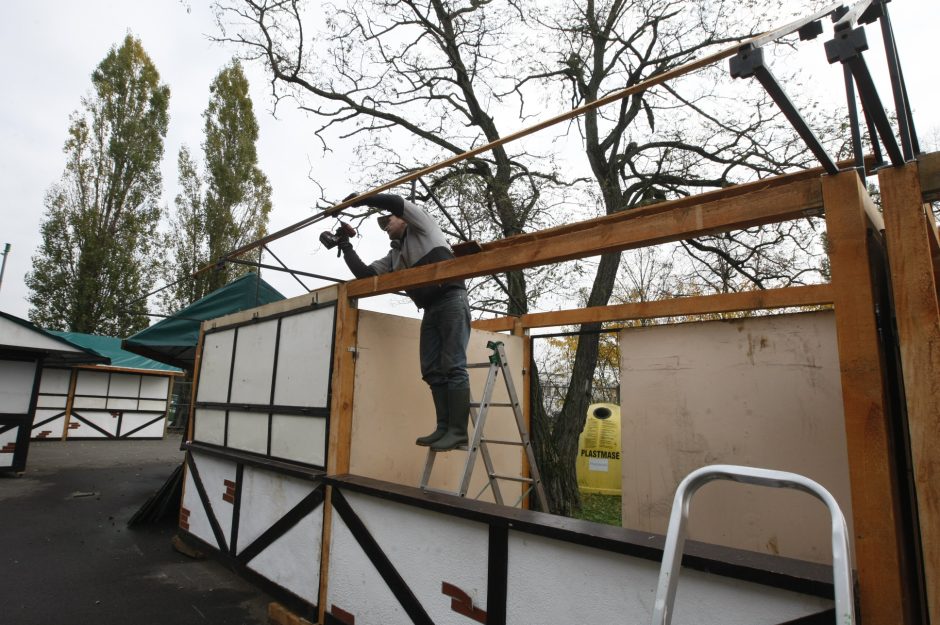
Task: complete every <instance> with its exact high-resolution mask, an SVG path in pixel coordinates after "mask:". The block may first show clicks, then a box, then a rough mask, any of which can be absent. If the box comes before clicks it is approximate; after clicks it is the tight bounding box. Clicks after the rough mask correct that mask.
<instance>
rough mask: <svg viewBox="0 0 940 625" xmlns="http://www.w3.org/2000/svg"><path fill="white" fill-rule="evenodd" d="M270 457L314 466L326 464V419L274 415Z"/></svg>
mask: <svg viewBox="0 0 940 625" xmlns="http://www.w3.org/2000/svg"><path fill="white" fill-rule="evenodd" d="M271 455H272V456H276V457H278V458H284V459H287V460H296V461H298V462H305V463H307V464H313V465H316V466H320V467H322V466H324V464H325V462H326V418H325V417H307V416H298V415H274V417H273V423H272V424H271Z"/></svg>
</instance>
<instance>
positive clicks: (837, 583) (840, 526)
mask: <svg viewBox="0 0 940 625" xmlns="http://www.w3.org/2000/svg"><path fill="white" fill-rule="evenodd" d="M714 480H731V481H732V482H742V483H744V484H754V485H757V486H770V487H773V488H792V489H795V490H800V491H803V492H805V493H809V494H810V495H812V496H813V497H816V498H817V499H819V500H820V501H822V502H823V503H824V504H826V507H827V508H829V514H830V516H831V517H832V577H833V585H834V587H835V602H836V620H835V622H836V623H839V625H854V623H855V600H854V596H853V592H852V562H851V560H850V557H849V538H848V530H847V528H846V525H845V517H844V516H843V515H842V510H841V509H840V508H839V504H838V503H836V500H835V498H834V497H833V496H832V494H831V493H830V492H829V491H828V490H826V489H825V488H823V487H822V486H821V485H820V484H818V483H817V482H814V481H813V480H811V479H809V478H807V477H803V476H802V475H798V474H796V473H788V472H786V471H772V470H770V469H757V468H753V467H742V466H736V465H730V464H715V465H711V466H708V467H702V468H701V469H696V470H695V471H693V472H692V473H689V475H687V476H686V478H685V479H684V480H682V483H680V484H679V488H678V489H676V497H675V500H674V501H673V504H672V513H671V515H670V517H669V529H668V531H667V532H666V546H665V549H664V550H663V561H662V565H661V567H660V570H659V584H658V585H657V588H656V602H655V603H654V604H653V620H652V624H653V625H670V624H671V623H672V606H673V602H674V601H675V596H676V586H677V584H678V581H679V567H680V565H681V563H682V550H683V548H684V546H685V538H686V536H685V531H686V521H687V520H688V516H689V502H690V501H691V499H692V495H694V494H695V492H696V491H698V489H699V488H701V487H702V486H704V485H705V484H707V483H708V482H712V481H714Z"/></svg>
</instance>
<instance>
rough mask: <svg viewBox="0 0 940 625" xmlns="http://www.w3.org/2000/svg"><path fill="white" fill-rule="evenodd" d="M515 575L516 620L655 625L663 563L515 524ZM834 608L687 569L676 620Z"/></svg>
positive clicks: (749, 622)
mask: <svg viewBox="0 0 940 625" xmlns="http://www.w3.org/2000/svg"><path fill="white" fill-rule="evenodd" d="M508 573H509V575H508V577H509V583H508V585H507V593H506V594H507V597H508V601H507V606H506V608H507V609H506V617H507V618H506V620H507V623H510V624H511V625H545V624H546V623H648V622H649V621H650V618H651V616H652V609H653V601H654V599H655V595H656V582H657V580H658V575H659V563H658V562H654V561H651V560H643V559H639V558H631V557H628V556H624V555H620V554H615V553H611V552H607V551H602V550H600V549H592V548H590V547H584V546H580V545H574V544H571V543H566V542H561V541H555V540H551V539H549V538H544V537H541V536H533V535H531V534H523V533H519V532H514V531H511V530H510V532H509V571H508ZM589 597H590V598H592V599H591V600H586V599H587V598H589ZM831 606H832V602H831V601H830V600H828V599H822V598H819V597H809V596H806V595H798V594H796V593H792V592H789V591H784V590H779V589H776V588H771V587H768V586H761V585H758V584H752V583H749V582H743V581H740V580H733V579H729V578H725V577H718V576H715V575H708V574H705V573H701V572H698V571H692V570H689V569H682V571H681V573H680V576H679V590H678V593H677V595H676V603H675V612H674V616H673V620H672V622H673V623H675V625H698V624H700V623H721V624H722V625H772V624H776V623H781V622H786V621H790V620H796V619H798V618H801V617H803V616H807V615H810V614H814V613H816V612H819V611H822V610H825V609H826V608H829V607H831Z"/></svg>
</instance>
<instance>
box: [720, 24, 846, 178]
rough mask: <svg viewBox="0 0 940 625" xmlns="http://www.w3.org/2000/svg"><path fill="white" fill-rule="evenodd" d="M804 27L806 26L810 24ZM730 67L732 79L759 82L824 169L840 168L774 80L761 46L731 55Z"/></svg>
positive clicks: (836, 169)
mask: <svg viewBox="0 0 940 625" xmlns="http://www.w3.org/2000/svg"><path fill="white" fill-rule="evenodd" d="M812 23H813V22H810V24H812ZM807 27H809V24H808V25H807ZM804 28H805V27H804ZM811 29H812V27H810V30H808V31H807V35H810V34H811ZM801 35H802V33H801ZM729 66H730V70H731V76H732V78H750V77H752V76H753V77H755V78H757V80H758V82H760V84H761V85H762V86H763V87H764V89H765V90H766V91H767V94H768V95H769V96H770V97H771V99H772V100H773V101H774V102H775V103H776V104H777V106H778V107H780V110H781V111H782V112H783V114H784V116H785V117H786V118H787V120H789V122H790V124H791V125H792V126H793V128H794V129H795V130H796V132H797V134H799V135H800V138H801V139H803V142H804V143H805V144H806V147H808V148H809V150H810V151H811V152H812V153H813V155H814V156H815V157H816V158H817V159H818V160H819V162H820V163H821V164H822V166H823V168H824V169H825V170H826V172H827V173H829V174H836V173H838V172H839V167H838V166H837V165H836V163H835V161H834V160H833V159H832V157H831V156H829V154H828V153H827V152H826V149H825V148H824V147H823V145H822V143H821V142H820V141H819V138H818V137H817V136H816V134H815V133H814V132H813V131H812V129H811V128H810V127H809V125H808V124H807V123H806V120H804V119H803V117H802V116H801V115H800V112H799V111H798V110H797V109H796V106H794V104H793V102H792V101H791V100H790V98H789V97H788V96H787V94H786V92H784V90H783V88H782V87H781V86H780V83H779V82H777V79H776V78H775V77H774V75H773V74H772V73H771V71H770V68H768V67H767V64H766V63H765V62H764V51H763V49H762V48H758V47H753V46H750V45H748V46H745V47H743V48H741V49H740V50H739V51H738V53H737V54H736V55H735V56H733V57H731V60H730V63H729Z"/></svg>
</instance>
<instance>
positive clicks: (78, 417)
mask: <svg viewBox="0 0 940 625" xmlns="http://www.w3.org/2000/svg"><path fill="white" fill-rule="evenodd" d="M95 412H100V413H102V414H111V411H110V410H96V411H95ZM72 418H73V419H76V420H78V421H81V422H82V423H84V424H85V425H87V426H88V427H90V428H91V429H93V430H97V431H99V432H101V433H102V434H104V436H105V438H116V437H115V436H114V434H112V433H111V432H108V431H107V430H104V429H102V428H100V427H98V426H97V425H95V424H94V423H92V422H91V421H89V420H88V419H86V418H85V417H83V416H82V415H81V414H79V413H77V412H75V409H74V408H73V409H72ZM69 438H75V437H73V436H69Z"/></svg>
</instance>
